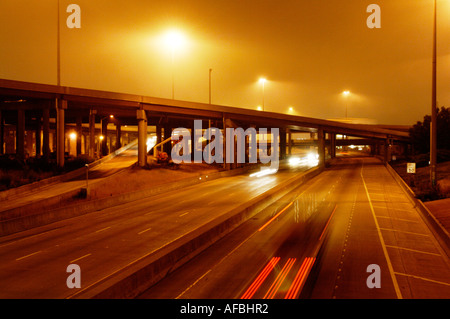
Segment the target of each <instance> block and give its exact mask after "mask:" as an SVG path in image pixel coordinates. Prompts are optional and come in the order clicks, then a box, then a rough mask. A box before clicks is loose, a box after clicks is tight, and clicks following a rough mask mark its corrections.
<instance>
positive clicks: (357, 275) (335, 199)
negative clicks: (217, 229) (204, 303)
mask: <svg viewBox="0 0 450 319" xmlns="http://www.w3.org/2000/svg"><path fill="white" fill-rule="evenodd" d="M371 265H375V267H378V268H376V270H374V269H375V268H373V267H374V266H371ZM449 269H450V267H449V260H448V256H446V255H445V254H444V253H443V251H442V250H441V249H440V246H439V245H438V243H437V242H436V240H435V238H434V237H433V235H432V233H431V232H430V231H429V230H428V228H427V227H426V226H425V224H424V223H423V221H422V219H421V217H420V216H419V215H418V214H417V211H416V210H415V209H414V207H413V205H412V204H411V202H409V200H408V199H407V198H406V195H405V194H404V192H403V191H402V190H401V189H400V188H399V185H398V184H396V182H395V180H393V178H392V177H391V176H390V175H389V173H388V171H387V170H386V168H385V167H384V165H383V164H382V163H381V162H380V161H378V160H376V159H374V158H347V159H341V160H338V161H337V162H336V164H335V165H333V166H332V167H331V168H330V169H328V170H326V171H325V172H324V173H322V174H321V175H319V176H318V177H316V178H314V179H312V180H310V181H309V182H307V183H306V184H304V185H303V186H301V187H300V188H299V189H297V190H296V191H295V192H293V193H292V194H289V195H288V196H286V197H285V198H284V200H282V201H279V202H278V203H277V204H275V205H273V206H272V207H269V208H268V209H266V210H265V211H264V212H261V214H259V215H257V216H255V218H253V219H252V220H250V221H248V222H246V223H245V224H243V225H242V226H240V227H239V228H238V229H236V230H235V231H234V232H233V233H231V234H230V235H229V236H227V237H225V238H223V239H222V240H220V241H219V242H217V243H216V244H214V245H213V246H211V247H210V248H209V249H208V250H206V251H205V252H203V253H202V254H201V255H199V256H198V257H197V258H195V259H193V260H191V261H190V262H189V263H188V264H186V265H184V266H183V267H182V268H180V269H179V270H177V271H175V272H174V273H172V274H171V275H169V276H168V277H166V278H165V279H164V280H162V281H160V282H159V283H157V284H156V285H155V286H153V287H152V288H150V289H148V290H147V291H146V292H145V293H143V294H142V295H141V296H140V297H139V298H152V299H156V298H166V299H167V298H169V299H172V298H180V299H209V298H210V299H222V298H225V299H228V298H233V299H238V298H242V299H250V298H255V299H263V298H264V299H265V298H267V299H271V298H284V299H290V298H292V299H295V298H319V299H324V298H329V299H332V298H349V299H353V298H355V299H357V298H389V299H391V298H392V299H397V298H448V297H449V296H450V272H449ZM375 285H376V286H375Z"/></svg>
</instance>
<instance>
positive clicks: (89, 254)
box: [70, 254, 92, 264]
mask: <svg viewBox="0 0 450 319" xmlns="http://www.w3.org/2000/svg"><path fill="white" fill-rule="evenodd" d="M90 255H92V254H87V255H84V256H82V257H80V258H77V259H74V260H72V261H71V262H70V263H71V264H72V263H74V262H76V261H78V260H81V259H83V258H85V257H87V256H90Z"/></svg>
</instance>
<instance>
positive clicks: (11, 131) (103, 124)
mask: <svg viewBox="0 0 450 319" xmlns="http://www.w3.org/2000/svg"><path fill="white" fill-rule="evenodd" d="M194 120H201V126H202V132H200V134H198V136H200V139H201V137H202V135H203V133H204V132H205V130H206V129H208V128H217V129H219V130H220V131H221V132H222V134H223V136H224V137H225V136H226V134H225V132H226V129H227V128H234V129H237V128H242V129H244V130H247V129H248V128H254V129H255V131H256V132H257V133H258V135H257V139H258V142H261V141H263V140H264V141H270V140H271V138H272V136H273V135H272V134H271V133H272V131H271V129H278V130H279V138H278V142H279V143H278V144H279V147H278V150H277V151H278V154H279V158H280V159H284V158H286V157H287V156H288V155H294V154H296V153H302V152H304V151H313V152H316V153H317V154H318V155H319V164H320V165H323V164H324V163H325V160H326V159H327V158H333V157H335V156H336V150H337V149H339V148H340V147H342V146H345V147H347V146H349V145H367V146H368V150H369V152H370V153H371V154H372V155H383V156H384V158H385V160H386V161H388V160H390V158H391V154H392V152H393V151H395V152H403V151H404V150H407V149H408V145H409V138H408V134H407V133H405V132H400V131H394V130H388V129H383V128H379V127H371V126H368V125H355V124H346V123H339V122H335V121H327V120H321V119H314V118H306V117H300V116H293V115H285V114H279V113H272V112H261V111H254V110H249V109H242V108H234V107H227V106H219V105H211V104H203V103H194V102H186V101H177V100H169V99H160V98H152V97H145V96H137V95H129V94H119V93H112V92H104V91H95V90H88V89H78V88H69V87H59V86H53V85H43V84H34V83H27V82H18V81H10V80H0V146H1V147H0V155H3V154H13V155H14V156H15V157H16V158H18V159H25V158H27V157H28V156H36V157H42V158H44V159H45V160H46V161H52V160H54V161H56V164H57V165H58V166H60V167H63V166H64V164H65V161H66V159H67V157H68V156H80V155H88V156H89V157H91V158H93V159H95V158H99V157H102V156H105V155H107V154H109V153H111V152H113V151H114V150H116V149H118V148H120V147H121V146H124V145H126V144H128V143H129V142H131V141H133V140H134V139H136V138H138V140H139V141H138V163H139V166H141V167H144V166H146V165H147V155H148V151H149V148H150V147H149V145H148V144H151V145H155V144H160V143H161V142H163V141H165V140H167V139H169V138H170V137H171V136H172V132H173V131H174V129H176V128H186V129H188V130H189V131H190V132H191V133H193V132H195V130H194ZM263 129H267V131H268V133H267V134H260V133H261V132H262V130H263ZM192 136H194V134H192ZM343 136H344V137H345V138H342V137H343ZM349 137H357V138H349ZM197 142H198V143H197ZM230 142H231V144H230V145H234V146H232V148H233V149H234V156H235V157H236V156H237V151H236V150H237V147H238V142H239V141H238V137H234V141H228V143H230ZM241 142H242V141H241ZM349 143H351V144H349ZM358 143H360V144H358ZM207 144H208V141H205V140H204V139H203V140H202V141H194V139H192V140H191V143H190V147H191V154H192V160H194V158H193V154H194V153H195V151H197V152H198V151H203V150H204V147H205V146H206V145H207ZM244 144H245V153H246V155H247V157H246V158H248V154H249V151H250V150H249V147H250V145H251V137H248V136H247V137H245V142H244ZM151 145H150V146H151ZM223 145H225V143H223ZM259 145H260V144H259V143H258V146H259ZM269 145H270V144H269ZM394 145H395V146H394ZM172 147H173V141H172V142H169V143H165V144H163V145H161V147H160V148H159V149H158V151H163V152H166V153H167V154H168V155H169V156H170V154H171V151H172ZM196 147H197V148H200V149H195V148H196ZM394 148H397V149H395V150H394ZM223 152H224V153H223V156H224V158H225V157H226V156H227V152H230V149H228V150H227V149H226V147H225V146H224V149H223ZM223 165H224V168H226V169H233V168H237V167H240V166H243V165H245V163H237V161H231V163H224V164H223Z"/></svg>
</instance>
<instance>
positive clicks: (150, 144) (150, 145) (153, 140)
mask: <svg viewBox="0 0 450 319" xmlns="http://www.w3.org/2000/svg"><path fill="white" fill-rule="evenodd" d="M155 145H156V136H150V137H148V138H147V152H148V151H150V150H151V149H152V148H153V146H155Z"/></svg>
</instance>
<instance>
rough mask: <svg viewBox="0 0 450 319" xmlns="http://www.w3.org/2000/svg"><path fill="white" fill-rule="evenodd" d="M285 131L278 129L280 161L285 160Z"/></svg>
mask: <svg viewBox="0 0 450 319" xmlns="http://www.w3.org/2000/svg"><path fill="white" fill-rule="evenodd" d="M286 146H287V143H286V130H285V129H281V128H280V155H279V158H280V160H284V159H286Z"/></svg>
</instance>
